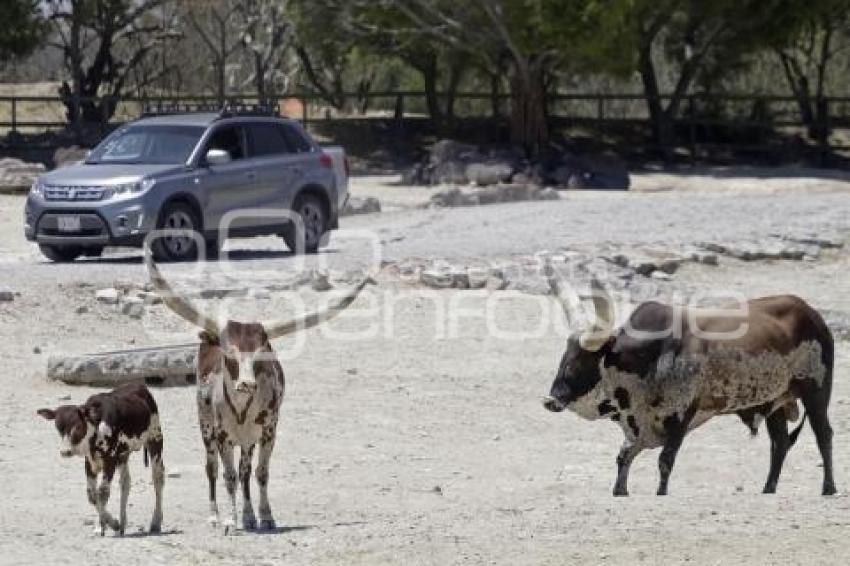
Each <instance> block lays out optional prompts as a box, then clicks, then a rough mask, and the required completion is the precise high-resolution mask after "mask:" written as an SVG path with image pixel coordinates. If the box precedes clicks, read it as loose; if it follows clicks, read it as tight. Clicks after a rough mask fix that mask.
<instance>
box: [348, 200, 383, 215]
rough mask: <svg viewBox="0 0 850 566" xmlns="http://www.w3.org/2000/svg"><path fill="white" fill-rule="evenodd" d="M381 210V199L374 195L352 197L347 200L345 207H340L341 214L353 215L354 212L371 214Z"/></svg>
mask: <svg viewBox="0 0 850 566" xmlns="http://www.w3.org/2000/svg"><path fill="white" fill-rule="evenodd" d="M376 212H381V201H379V200H378V199H376V198H375V197H367V198H356V197H352V198H350V199H349V200H348V202H347V203H346V205H345V208H343V209H342V212H341V214H342V216H354V215H356V214H373V213H376Z"/></svg>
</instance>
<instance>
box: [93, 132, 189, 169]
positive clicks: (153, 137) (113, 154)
mask: <svg viewBox="0 0 850 566" xmlns="http://www.w3.org/2000/svg"><path fill="white" fill-rule="evenodd" d="M203 133H204V128H201V127H197V126H151V125H148V126H144V125H139V126H125V127H123V128H119V129H118V130H116V131H115V132H113V133H112V134H111V135H110V136H109V137H107V138H106V139H105V140H103V142H102V143H101V144H100V145H98V146H97V147H96V148H95V149H94V151H92V152H91V155H89V157H88V159H86V163H89V164H93V163H124V164H127V163H142V164H180V163H185V162H186V160H187V159H189V155H191V153H192V150H193V149H194V148H195V145H197V143H198V140H199V139H200V138H201V135H203Z"/></svg>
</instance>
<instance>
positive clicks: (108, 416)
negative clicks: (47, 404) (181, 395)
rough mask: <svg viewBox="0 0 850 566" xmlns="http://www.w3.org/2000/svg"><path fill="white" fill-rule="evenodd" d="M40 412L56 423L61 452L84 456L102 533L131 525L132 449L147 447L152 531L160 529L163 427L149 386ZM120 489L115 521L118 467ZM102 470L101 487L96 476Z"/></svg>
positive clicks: (130, 387) (90, 494) (97, 528)
mask: <svg viewBox="0 0 850 566" xmlns="http://www.w3.org/2000/svg"><path fill="white" fill-rule="evenodd" d="M38 414H39V415H41V416H42V417H44V418H45V419H47V420H51V421H53V422H54V423H55V425H56V430H57V431H58V432H59V438H60V444H59V454H60V455H61V456H63V457H66V458H70V457H72V456H82V457H83V458H84V459H85V470H86V482H87V489H86V491H87V494H88V499H89V503H91V504H92V505H94V507H95V509H97V521H96V523H95V532H97V533H99V534H100V535H103V534H104V532H105V530H106V527H107V526H109V527H110V528H111V529H113V530H114V531H117V532H118V533H120V534H122V535H123V534H124V530H125V528H126V527H127V498H128V497H129V495H130V470H129V466H128V461H129V459H130V453H131V452H136V451H138V450H144V452H145V465H147V464H148V458H150V465H151V469H152V472H153V486H154V493H155V497H156V502H155V506H154V511H153V518H152V519H151V523H150V532H152V533H158V532H160V529H161V528H162V486H163V483H164V482H165V466H164V464H163V462H162V431H161V429H160V424H159V412H158V410H157V406H156V401H154V398H153V395H151V393H150V391H148V388H147V387H145V386H144V385H141V384H130V385H124V386H121V387H117V388H115V389H114V390H113V391H111V392H109V393H99V394H97V395H92V396H91V397H89V398H88V400H87V401H86V402H85V403H84V404H83V405H63V406H61V407H58V408H56V409H39V410H38ZM116 471H117V472H118V474H119V475H118V482H119V486H120V489H121V510H120V515H119V519H118V520H116V519H115V518H114V517H112V515H110V514H109V512H108V511H107V510H106V504H107V502H108V501H109V492H110V486H111V484H112V478H113V476H114V475H115V472H116ZM98 474H102V477H101V482H100V486H98V485H97V476H98Z"/></svg>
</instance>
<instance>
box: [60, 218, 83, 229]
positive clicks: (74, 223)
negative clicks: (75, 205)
mask: <svg viewBox="0 0 850 566" xmlns="http://www.w3.org/2000/svg"><path fill="white" fill-rule="evenodd" d="M57 221H58V223H59V231H60V232H79V231H80V230H82V224H81V222H80V217H79V216H58V217H57Z"/></svg>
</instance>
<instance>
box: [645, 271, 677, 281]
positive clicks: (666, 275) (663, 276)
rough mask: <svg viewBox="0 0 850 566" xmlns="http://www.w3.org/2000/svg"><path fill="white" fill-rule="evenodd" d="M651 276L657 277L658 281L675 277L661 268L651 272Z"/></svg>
mask: <svg viewBox="0 0 850 566" xmlns="http://www.w3.org/2000/svg"><path fill="white" fill-rule="evenodd" d="M650 277H652V278H653V279H656V280H658V281H670V280H671V279H673V276H672V275H670V274H669V273H667V272H665V271H661V270H656V271H653V272H652V273H651V274H650Z"/></svg>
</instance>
